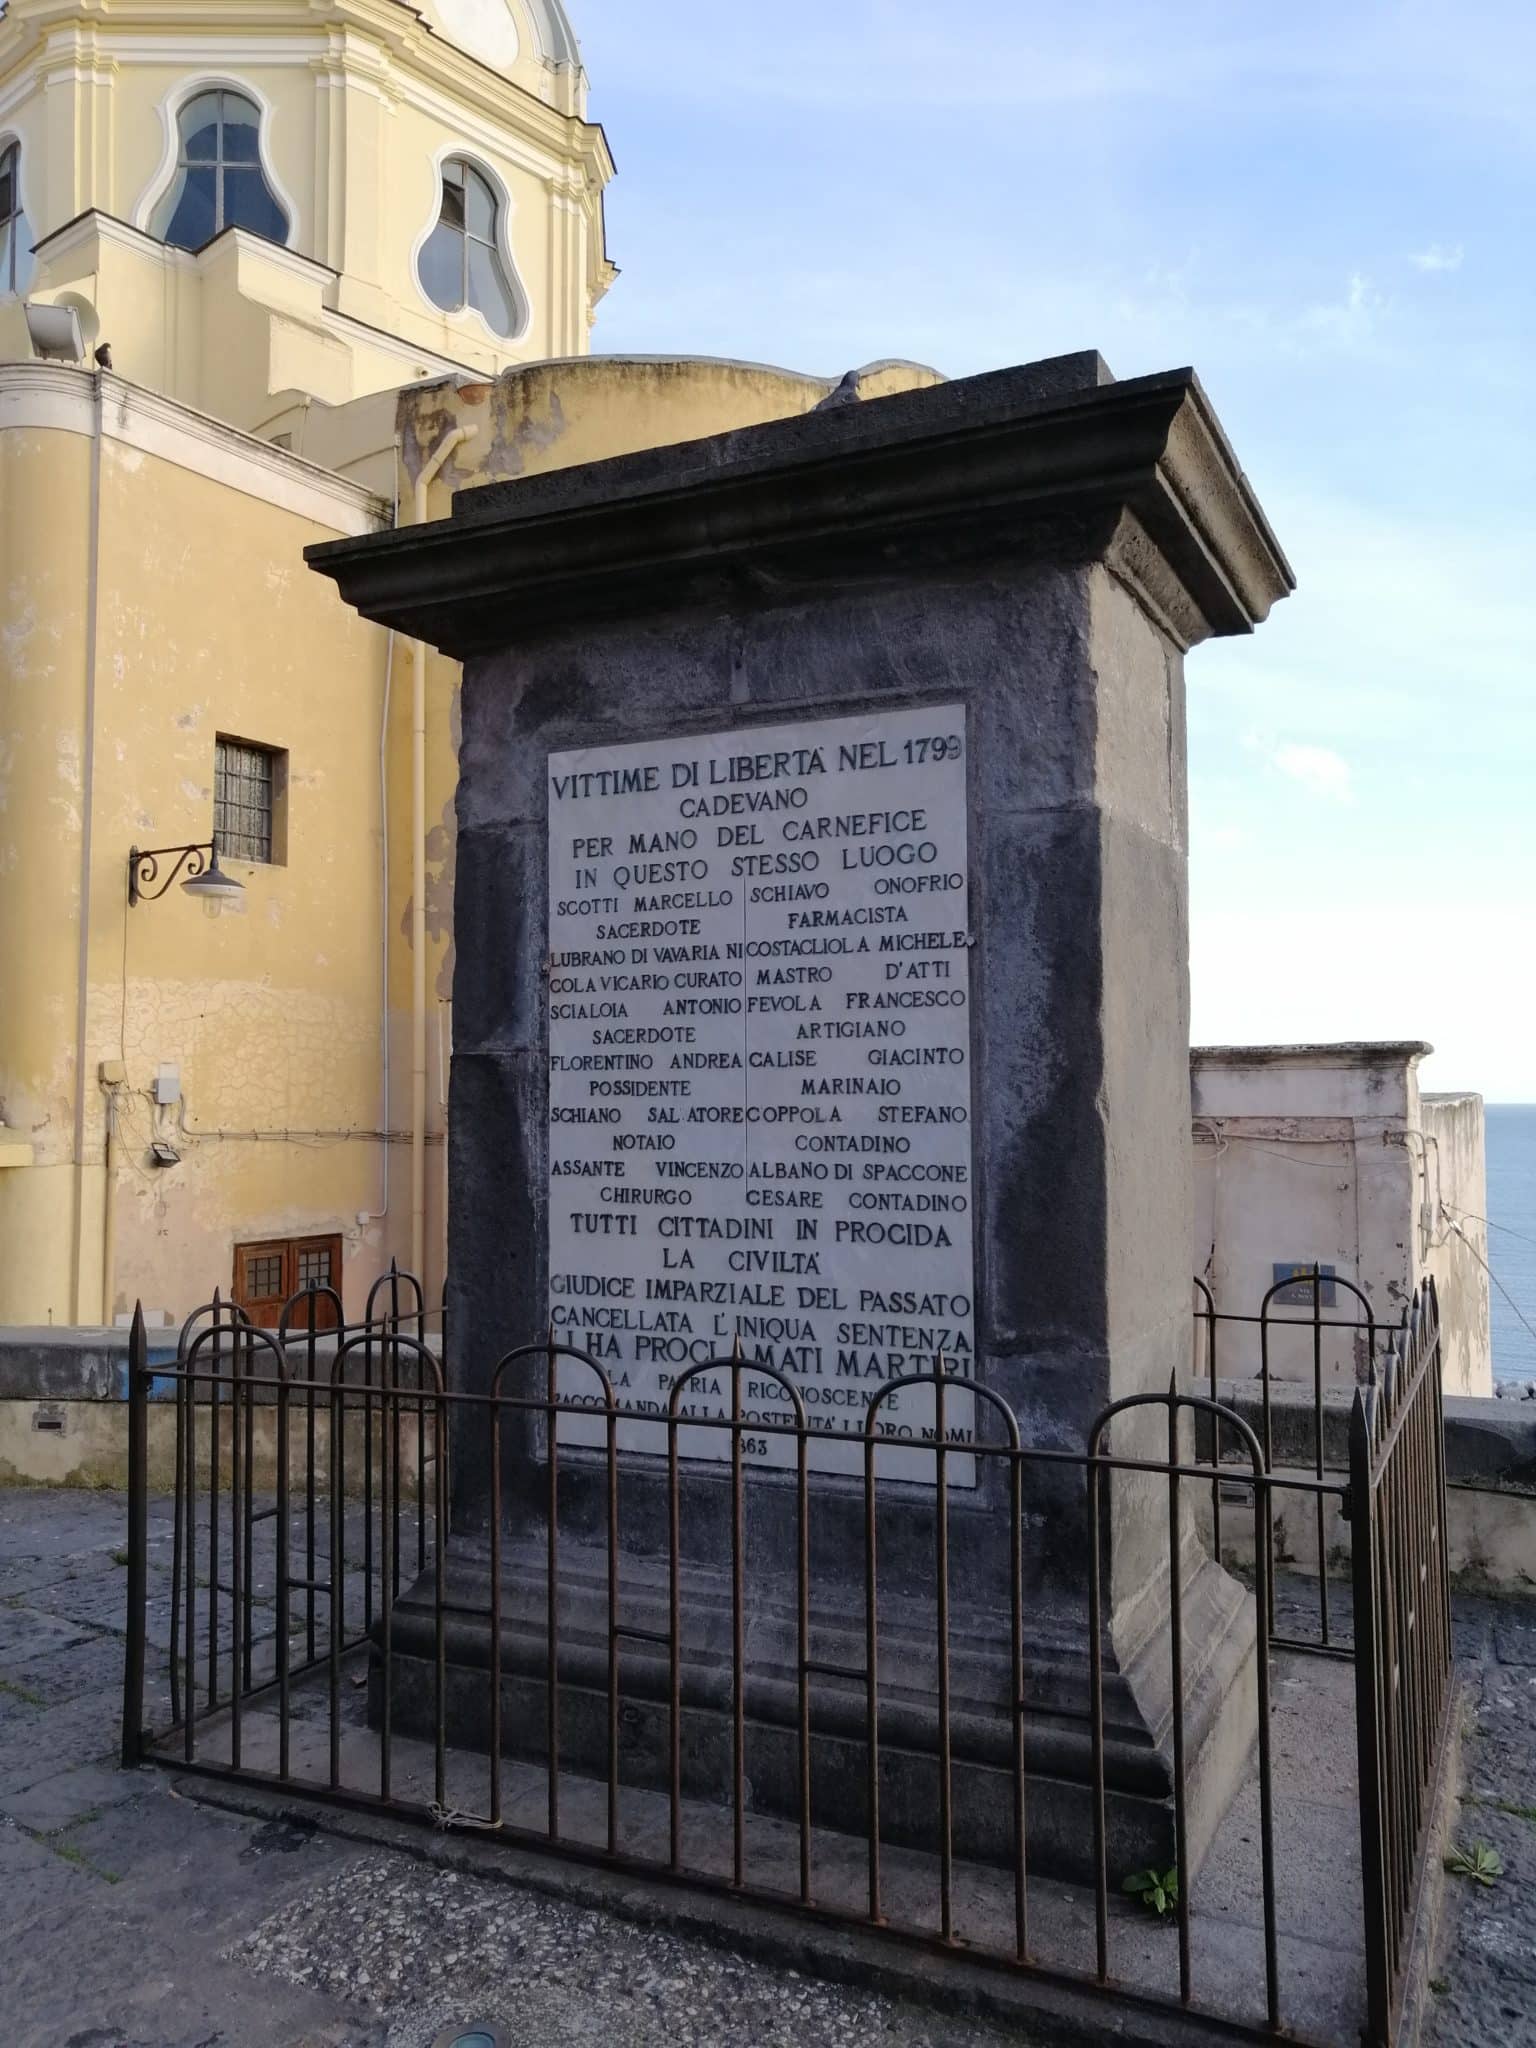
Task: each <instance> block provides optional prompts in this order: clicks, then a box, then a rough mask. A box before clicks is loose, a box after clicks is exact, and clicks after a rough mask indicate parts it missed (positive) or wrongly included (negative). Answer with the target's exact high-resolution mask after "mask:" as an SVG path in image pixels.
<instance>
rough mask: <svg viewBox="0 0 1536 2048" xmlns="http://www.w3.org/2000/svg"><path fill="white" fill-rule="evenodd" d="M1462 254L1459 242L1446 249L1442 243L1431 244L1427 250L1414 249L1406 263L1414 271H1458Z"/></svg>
mask: <svg viewBox="0 0 1536 2048" xmlns="http://www.w3.org/2000/svg"><path fill="white" fill-rule="evenodd" d="M1463 254H1464V251H1463V249H1462V246H1461V244H1460V242H1458V243H1457V244H1456V246H1455V248H1454V249H1448V248H1447V247H1446V246H1445V244H1444V243H1443V242H1431V243H1430V245H1429V247H1428V248H1427V249H1415V250H1413V251H1412V253H1411V254H1410V255H1409V258H1408V261H1409V262H1410V263H1411V264H1412V265H1413V267H1414V269H1415V270H1460V268H1461V259H1462V256H1463Z"/></svg>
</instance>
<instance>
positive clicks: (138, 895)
mask: <svg viewBox="0 0 1536 2048" xmlns="http://www.w3.org/2000/svg"><path fill="white" fill-rule="evenodd" d="M172 854H175V855H176V856H177V859H176V863H175V865H174V867H172V869H171V871H170V873H169V874H168V875H167V876H166V877H165V880H164V881H161V879H160V863H161V861H163V860H169V859H170V857H171V855H172ZM183 868H185V869H186V871H187V876H186V880H185V881H184V882H183V883H182V885H181V888H182V894H183V895H186V896H191V897H194V898H195V899H196V900H197V901H198V902H199V903H206V904H208V905H209V906H210V907H211V908H214V909H216V908H217V907H218V906H219V905H220V904H221V903H234V902H238V901H239V899H240V898H241V897H242V896H243V895H244V894H245V884H244V882H241V881H237V880H236V878H235V877H234V876H233V875H226V874H225V872H224V870H223V869H222V868H221V867H220V866H219V847H218V841H217V840H214V839H205V840H203V841H202V842H201V843H199V844H197V845H193V846H155V847H150V848H147V849H146V850H145V851H143V852H141V851H140V850H139V848H138V847H137V846H131V847H130V848H129V849H128V901H129V903H130V904H135V903H154V902H157V901H158V900H159V898H160V897H162V896H163V895H164V894H165V892H166V890H167V889H169V888H170V886H171V884H172V882H174V881H175V879H176V877H177V876H178V875H179V874H180V873H181V871H182V869H183Z"/></svg>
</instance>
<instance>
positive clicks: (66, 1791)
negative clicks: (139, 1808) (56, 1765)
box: [0, 1764, 135, 1835]
mask: <svg viewBox="0 0 1536 2048" xmlns="http://www.w3.org/2000/svg"><path fill="white" fill-rule="evenodd" d="M134 1790H135V1786H134V1778H133V1774H132V1773H131V1772H129V1771H121V1770H111V1769H109V1768H108V1767H107V1766H106V1765H105V1764H77V1765H75V1767H74V1768H73V1769H72V1770H67V1771H56V1772H55V1773H54V1774H53V1776H52V1777H48V1778H40V1779H39V1780H38V1781H37V1782H36V1783H35V1784H33V1785H29V1786H28V1787H27V1788H26V1789H25V1790H24V1791H18V1790H16V1789H15V1788H14V1787H13V1788H11V1789H9V1790H7V1789H5V1788H3V1787H0V1814H4V1815H5V1817H6V1818H7V1819H8V1820H11V1821H14V1822H15V1823H16V1825H17V1826H18V1827H23V1828H26V1829H28V1830H29V1831H30V1832H31V1833H33V1834H37V1835H58V1834H62V1833H63V1832H64V1830H65V1829H66V1828H72V1827H74V1826H75V1825H76V1824H77V1823H78V1822H79V1821H81V1820H88V1819H91V1818H93V1817H94V1816H95V1815H96V1814H97V1813H99V1812H100V1811H101V1809H102V1808H103V1807H104V1806H115V1805H117V1804H118V1803H119V1802H120V1801H121V1800H124V1799H131V1798H132V1797H133V1795H134Z"/></svg>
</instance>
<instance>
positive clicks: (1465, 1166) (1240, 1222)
mask: <svg viewBox="0 0 1536 2048" xmlns="http://www.w3.org/2000/svg"><path fill="white" fill-rule="evenodd" d="M1429 1050H1430V1048H1429V1047H1428V1046H1427V1045H1424V1044H1422V1043H1420V1042H1416V1041H1414V1042H1404V1043H1400V1044H1389V1045H1359V1044H1346V1045H1334V1046H1236V1047H1232V1046H1226V1047H1216V1048H1197V1049H1196V1050H1195V1052H1194V1053H1193V1054H1192V1055H1191V1102H1192V1109H1193V1135H1194V1160H1195V1176H1194V1177H1195V1246H1194V1270H1195V1272H1196V1273H1197V1274H1199V1275H1200V1277H1201V1278H1202V1279H1203V1280H1204V1281H1205V1282H1206V1284H1207V1286H1209V1287H1210V1289H1211V1291H1212V1293H1213V1294H1214V1296H1215V1300H1216V1307H1217V1309H1218V1310H1219V1311H1220V1312H1222V1313H1223V1314H1226V1315H1251V1316H1254V1317H1257V1316H1258V1314H1259V1312H1260V1308H1261V1305H1262V1303H1263V1301H1264V1297H1265V1295H1266V1293H1267V1292H1268V1291H1269V1289H1270V1288H1271V1287H1272V1286H1273V1285H1274V1280H1275V1271H1274V1269H1275V1266H1276V1265H1277V1264H1279V1263H1282V1262H1303V1261H1305V1262H1312V1261H1316V1262H1317V1263H1318V1264H1320V1265H1323V1266H1330V1265H1331V1266H1333V1267H1334V1268H1335V1269H1336V1273H1337V1280H1338V1285H1337V1288H1336V1299H1335V1301H1334V1303H1333V1305H1332V1306H1327V1305H1325V1306H1324V1309H1323V1317H1324V1322H1325V1325H1326V1324H1327V1323H1330V1322H1332V1323H1338V1324H1345V1323H1355V1322H1359V1323H1364V1322H1365V1321H1366V1319H1367V1317H1368V1316H1369V1317H1371V1318H1374V1320H1375V1321H1376V1323H1377V1324H1378V1325H1380V1326H1382V1327H1386V1326H1390V1325H1392V1324H1395V1323H1396V1322H1397V1321H1398V1319H1399V1317H1400V1316H1401V1314H1402V1312H1403V1309H1404V1308H1405V1307H1406V1306H1407V1304H1408V1303H1409V1301H1411V1299H1412V1296H1413V1292H1414V1289H1415V1288H1416V1287H1418V1286H1420V1285H1421V1284H1422V1282H1423V1281H1424V1279H1425V1278H1426V1276H1428V1275H1430V1274H1433V1276H1434V1278H1435V1281H1436V1285H1437V1286H1438V1287H1440V1288H1441V1290H1442V1294H1441V1309H1442V1323H1443V1326H1445V1327H1446V1329H1447V1332H1448V1335H1447V1342H1446V1353H1445V1370H1446V1387H1447V1390H1448V1391H1449V1392H1453V1393H1469V1394H1487V1393H1489V1392H1491V1390H1492V1366H1491V1360H1490V1351H1489V1338H1488V1284H1487V1278H1486V1274H1485V1273H1484V1271H1483V1270H1482V1268H1481V1267H1480V1266H1479V1265H1478V1263H1477V1260H1476V1258H1475V1257H1474V1256H1473V1253H1472V1251H1471V1250H1470V1249H1469V1248H1468V1246H1467V1245H1466V1243H1465V1242H1464V1241H1463V1240H1462V1239H1461V1238H1459V1237H1457V1236H1456V1235H1455V1233H1454V1232H1453V1231H1452V1229H1451V1227H1450V1225H1449V1223H1448V1221H1447V1220H1446V1217H1445V1216H1444V1215H1443V1214H1442V1210H1441V1203H1442V1200H1443V1201H1444V1202H1445V1203H1446V1205H1447V1206H1448V1207H1451V1208H1452V1209H1455V1210H1458V1211H1459V1210H1462V1209H1465V1210H1469V1211H1473V1212H1475V1213H1476V1214H1478V1215H1481V1214H1482V1213H1483V1208H1484V1204H1483V1199H1482V1195H1483V1183H1482V1130H1483V1108H1482V1102H1481V1099H1480V1098H1479V1097H1477V1096H1458V1097H1453V1098H1444V1099H1441V1098H1431V1099H1430V1101H1429V1103H1427V1104H1426V1103H1425V1102H1424V1100H1423V1099H1422V1098H1421V1096H1420V1093H1419V1087H1418V1080H1417V1067H1418V1063H1419V1061H1420V1059H1421V1058H1422V1057H1423V1056H1424V1055H1425V1054H1426V1053H1427V1052H1428V1051H1429ZM1466 1227H1467V1228H1469V1229H1470V1227H1471V1226H1466ZM1479 1249H1481V1247H1480V1246H1479ZM1345 1283H1352V1285H1353V1287H1357V1288H1358V1289H1359V1290H1360V1292H1361V1294H1363V1295H1364V1297H1365V1301H1364V1302H1361V1301H1360V1300H1359V1298H1358V1297H1357V1296H1356V1295H1355V1294H1354V1293H1353V1292H1352V1291H1351V1287H1350V1286H1348V1285H1346V1284H1345ZM1270 1313H1271V1326H1270V1329H1269V1332H1268V1358H1269V1367H1270V1371H1271V1374H1272V1375H1274V1376H1275V1377H1277V1378H1282V1379H1310V1378H1311V1377H1312V1376H1313V1374H1314V1372H1315V1370H1316V1369H1317V1365H1318V1363H1319V1362H1320V1364H1321V1370H1322V1377H1323V1380H1324V1383H1325V1384H1337V1383H1339V1382H1344V1383H1346V1384H1348V1383H1351V1382H1353V1381H1355V1380H1357V1379H1358V1378H1360V1377H1361V1376H1363V1373H1364V1371H1365V1368H1366V1366H1367V1364H1368V1360H1369V1351H1370V1342H1369V1337H1368V1334H1367V1333H1366V1332H1365V1331H1364V1330H1351V1329H1329V1328H1327V1327H1325V1328H1324V1330H1323V1331H1322V1335H1321V1339H1320V1341H1319V1340H1318V1339H1317V1338H1316V1337H1315V1334H1314V1331H1313V1328H1312V1315H1311V1308H1310V1305H1308V1306H1304V1307H1302V1306H1286V1305H1282V1304H1280V1303H1275V1304H1273V1305H1272V1308H1271V1312H1270ZM1217 1342H1218V1347H1219V1348H1218V1359H1217V1364H1218V1370H1219V1371H1220V1373H1221V1374H1222V1376H1223V1377H1232V1378H1237V1379H1243V1378H1249V1377H1252V1376H1254V1375H1256V1374H1257V1373H1258V1372H1259V1371H1260V1368H1261V1363H1262V1360H1263V1356H1264V1351H1263V1343H1262V1339H1261V1333H1260V1331H1259V1329H1258V1328H1257V1327H1252V1328H1246V1329H1245V1328H1241V1327H1239V1326H1236V1325H1233V1324H1230V1323H1226V1324H1222V1325H1221V1326H1220V1327H1219V1330H1218V1336H1217Z"/></svg>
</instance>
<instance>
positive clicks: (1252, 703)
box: [573, 0, 1536, 1100]
mask: <svg viewBox="0 0 1536 2048" xmlns="http://www.w3.org/2000/svg"><path fill="white" fill-rule="evenodd" d="M573 9H574V11H575V12H576V15H577V27H578V29H579V30H580V32H581V35H582V40H583V46H584V50H585V55H586V59H587V64H588V68H589V71H590V73H591V77H592V81H593V97H592V112H593V115H594V117H595V118H598V119H600V120H602V121H603V122H604V123H605V124H606V126H607V128H608V133H609V137H610V140H611V142H612V144H613V146H614V150H615V152H616V155H617V158H618V163H619V172H620V175H619V179H618V181H617V183H616V184H615V185H614V187H613V188H612V191H611V194H610V211H609V232H610V242H611V246H612V250H613V254H614V256H615V258H616V259H617V261H618V262H619V263H620V265H621V266H622V268H623V273H624V274H623V276H622V277H621V278H620V280H619V282H618V284H617V285H616V286H615V288H614V290H613V293H612V294H611V296H610V298H609V299H608V301H607V302H606V303H605V305H604V306H603V308H602V310H601V312H600V315H599V321H598V326H597V330H596V333H595V336H594V344H595V346H596V347H598V348H599V349H603V350H609V351H620V352H622V351H626V350H637V351H647V352H651V351H654V352H663V353H670V352H677V353H697V354H717V355H733V356H743V357H750V358H756V359H760V360H765V361H771V362H778V363H784V364H788V365H790V366H792V367H794V368H799V369H808V370H816V371H821V372H828V373H831V372H841V371H843V370H845V369H847V368H849V367H851V366H853V365H855V364H858V363H861V362H865V361H868V360H870V359H872V358H876V357H880V356H911V357H916V358H917V359H919V360H921V361H924V362H931V363H934V364H936V365H937V366H938V367H939V368H940V369H942V370H944V371H945V372H947V373H948V374H950V375H952V376H961V375H965V374H967V373H969V372H972V371H977V370H985V369H991V368H995V367H997V366H999V365H1002V364H1006V363H1012V362H1021V361H1026V360H1029V359H1030V358H1032V357H1036V356H1044V355H1053V354H1057V353H1059V352H1061V351H1063V350H1067V349H1077V348H1084V347H1097V348H1099V349H1101V350H1102V351H1103V353H1104V355H1105V356H1106V357H1107V358H1108V360H1109V363H1110V366H1111V368H1112V369H1113V370H1114V371H1115V372H1116V374H1117V375H1119V376H1134V375H1138V374H1140V373H1142V372H1145V371H1150V370H1158V369H1165V368H1171V367H1174V366H1177V365H1182V364H1185V363H1192V364H1194V366H1195V367H1196V369H1197V370H1198V371H1199V373H1200V375H1201V377H1202V379H1203V380H1204V382H1205V385H1206V387H1207V389H1208V390H1209V392H1210V393H1211V395H1212V398H1213V399H1214V401H1215V404H1216V407H1217V409H1218V411H1219V412H1220V414H1221V416H1222V419H1223V421H1224V423H1225V425H1226V427H1227V430H1228V432H1229V433H1230V434H1231V436H1232V438H1233V440H1234V442H1235V444H1236V447H1237V450H1238V453H1239V456H1240V458H1241V460H1242V462H1243V463H1244V466H1245V467H1246V469H1247V470H1248V473H1249V475H1250V477H1251V478H1252V480H1253V483H1254V485H1255V487H1256V488H1257V490H1258V492H1259V494H1260V496H1261V498H1262V500H1263V502H1264V504H1265V507H1266V509H1267V510H1268V512H1269V514H1270V517H1271V519H1272V520H1273V522H1274V525H1275V527H1276V530H1277V532H1278V534H1279V536H1280V539H1281V542H1282V544H1283V546H1284V547H1285V548H1286V551H1287V553H1288V554H1289V556H1290V558H1291V561H1292V564H1293V566H1294V568H1295V570H1296V573H1297V578H1298V583H1299V589H1298V592H1297V594H1296V595H1295V596H1294V597H1292V598H1291V599H1289V600H1288V601H1287V602H1286V603H1285V604H1284V605H1282V606H1281V607H1280V608H1279V609H1278V610H1277V611H1276V613H1275V614H1274V616H1273V617H1272V619H1271V620H1270V622H1269V624H1268V625H1267V626H1266V627H1264V628H1263V629H1261V631H1260V632H1259V633H1258V635H1257V636H1256V637H1255V638H1253V639H1251V640H1244V641H1240V642H1239V641H1222V642H1213V643H1208V644H1207V645H1206V646H1204V647H1202V648H1200V649H1197V650H1196V651H1195V653H1194V654H1193V655H1192V657H1191V659H1190V663H1189V685H1190V747H1191V788H1192V795H1191V807H1192V827H1191V840H1192V846H1191V861H1192V905H1193V980H1194V1030H1195V1036H1196V1038H1197V1040H1200V1041H1202V1042H1212V1041H1226V1040H1234V1041H1237V1040H1247V1041H1264V1040H1290V1039H1302V1038H1324V1039H1327V1038H1355V1037H1412V1038H1420V1037H1422V1038H1428V1039H1430V1040H1432V1041H1433V1042H1434V1043H1435V1044H1436V1046H1437V1047H1438V1048H1439V1050H1438V1054H1437V1057H1436V1058H1435V1060H1434V1061H1432V1062H1431V1063H1429V1065H1427V1066H1426V1068H1425V1070H1424V1078H1425V1081H1426V1084H1427V1085H1429V1086H1432V1087H1441V1088H1446V1087H1474V1088H1479V1089H1481V1090H1482V1091H1483V1092H1484V1093H1485V1094H1486V1095H1488V1096H1489V1097H1490V1099H1493V1100H1536V1025H1533V1021H1532V1009H1533V998H1536V911H1533V905H1536V821H1533V811H1536V691H1533V683H1536V674H1533V668H1536V497H1533V474H1536V460H1533V458H1536V398H1533V382H1536V350H1533V346H1532V344H1533V339H1536V334H1533V330H1536V235H1533V232H1532V230H1533V197H1536V176H1533V171H1536V114H1533V110H1532V80H1533V78H1536V6H1532V5H1531V4H1530V0H1459V4H1455V5H1451V4H1446V0H1422V4H1413V0H1399V4H1371V0H1332V4H1327V5H1323V4H1317V0H1289V4H1287V5H1286V6H1285V7H1275V6H1265V5H1260V4H1258V0H1226V4H1224V5H1214V4H1206V0H1073V4H1072V5H1071V6H1067V5H1065V4H1059V0H1058V4H1052V5H1045V4H1042V0H947V4H945V5H942V6H940V5H936V4H926V0H925V4H919V0H821V4H820V5H819V6H816V7H809V6H804V5H801V6H790V5H786V4H784V0H776V4H773V5H769V4H768V0H729V4H728V5H727V4H722V0H646V4H644V5H641V4H639V0H573Z"/></svg>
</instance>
